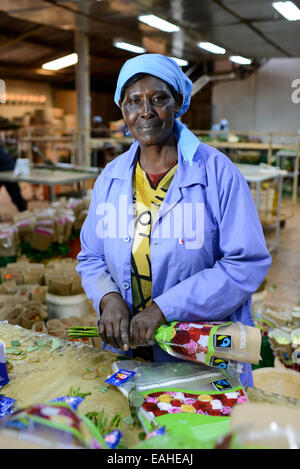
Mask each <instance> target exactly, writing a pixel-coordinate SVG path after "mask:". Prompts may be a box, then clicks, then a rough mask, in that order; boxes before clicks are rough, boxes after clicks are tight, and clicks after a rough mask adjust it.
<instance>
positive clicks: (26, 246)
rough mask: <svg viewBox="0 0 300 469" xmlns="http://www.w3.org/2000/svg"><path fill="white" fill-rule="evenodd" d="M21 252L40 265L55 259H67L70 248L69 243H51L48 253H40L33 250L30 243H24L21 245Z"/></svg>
mask: <svg viewBox="0 0 300 469" xmlns="http://www.w3.org/2000/svg"><path fill="white" fill-rule="evenodd" d="M20 252H21V254H23V255H25V256H27V257H28V259H30V260H31V261H33V262H36V263H38V262H42V261H43V260H47V259H52V258H53V257H65V256H66V255H67V254H69V252H70V248H69V246H68V244H67V243H62V244H58V243H51V244H50V246H49V248H48V249H47V250H46V251H39V250H38V249H33V248H32V247H31V245H30V243H25V242H24V241H22V242H21V243H20Z"/></svg>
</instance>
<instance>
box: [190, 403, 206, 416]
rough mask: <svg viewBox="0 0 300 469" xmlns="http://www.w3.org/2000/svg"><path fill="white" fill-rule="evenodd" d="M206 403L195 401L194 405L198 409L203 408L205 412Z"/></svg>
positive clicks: (202, 410)
mask: <svg viewBox="0 0 300 469" xmlns="http://www.w3.org/2000/svg"><path fill="white" fill-rule="evenodd" d="M205 405H206V402H200V401H196V402H194V403H193V407H194V408H195V409H196V410H197V411H198V410H201V412H202V413H203V414H204V406H205Z"/></svg>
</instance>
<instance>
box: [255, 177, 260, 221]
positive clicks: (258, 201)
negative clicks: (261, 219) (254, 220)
mask: <svg viewBox="0 0 300 469" xmlns="http://www.w3.org/2000/svg"><path fill="white" fill-rule="evenodd" d="M259 204H260V182H259V181H258V182H257V183H256V196H255V205H256V210H257V213H258V214H259Z"/></svg>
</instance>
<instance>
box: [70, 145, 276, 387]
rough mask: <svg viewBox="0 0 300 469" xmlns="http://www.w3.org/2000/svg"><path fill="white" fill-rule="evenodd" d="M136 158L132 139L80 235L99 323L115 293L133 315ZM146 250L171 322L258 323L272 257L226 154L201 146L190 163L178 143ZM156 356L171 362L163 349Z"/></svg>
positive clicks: (155, 289) (108, 173)
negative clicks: (254, 312) (254, 300)
mask: <svg viewBox="0 0 300 469" xmlns="http://www.w3.org/2000/svg"><path fill="white" fill-rule="evenodd" d="M138 155H139V144H138V142H136V141H135V142H134V143H133V144H132V145H131V147H130V149H129V150H128V151H127V152H125V153H123V154H122V155H120V156H118V157H117V158H116V159H114V160H113V161H112V162H110V163H109V164H107V165H106V167H105V168H104V170H103V172H102V173H101V174H100V176H99V177H98V179H97V180H96V182H95V186H94V190H93V195H92V200H91V204H90V208H89V212H88V215H87V218H86V220H85V222H84V224H83V227H82V230H81V252H80V253H79V255H78V261H79V264H78V266H77V271H78V273H79V274H80V275H81V279H82V285H83V288H84V290H85V292H86V294H87V296H88V297H89V298H90V299H91V300H92V301H93V305H94V308H95V311H96V312H97V313H98V314H99V315H100V314H101V312H100V307H99V306H100V301H101V299H102V297H103V296H104V295H105V294H107V293H109V292H119V293H120V294H121V295H122V297H123V298H124V300H125V301H126V303H127V305H128V306H129V308H130V310H131V311H132V290H131V246H132V237H133V231H132V227H133V220H134V210H133V205H132V177H133V173H134V170H135V165H136V161H137V158H138ZM180 214H181V215H180ZM174 219H175V222H174ZM172 220H173V221H172ZM150 250H151V251H150V252H151V270H152V300H153V301H154V302H155V303H156V304H157V305H158V306H159V308H160V309H161V311H162V312H163V314H164V316H165V318H166V321H167V322H170V321H223V320H228V321H241V322H242V323H244V324H247V325H251V326H253V325H254V324H253V319H252V316H251V295H252V293H254V292H255V291H256V290H257V288H258V287H259V286H260V284H261V282H262V281H263V279H264V278H265V276H266V273H267V271H268V269H269V267H270V264H271V256H270V254H269V252H268V250H267V248H266V242H265V238H264V234H263V231H262V227H261V223H260V220H259V216H258V214H257V210H256V207H255V205H254V201H253V198H252V195H251V192H250V190H249V187H248V184H247V182H246V180H245V179H244V177H243V176H242V174H241V173H240V172H239V170H238V169H237V168H236V166H235V165H234V164H233V163H232V162H231V161H230V160H229V158H227V157H226V156H225V155H224V154H223V153H221V152H219V151H218V150H216V149H214V148H212V147H210V146H209V145H205V144H203V143H200V144H199V147H198V150H197V152H196V154H195V155H194V158H193V162H192V164H191V165H190V164H189V163H187V162H185V161H184V160H183V158H182V155H181V151H180V148H179V145H178V169H177V171H176V173H175V175H174V177H173V180H172V182H171V185H170V187H169V189H168V191H167V193H166V195H165V198H164V201H163V203H162V204H161V207H160V209H159V212H158V216H157V218H156V220H155V221H154V223H153V225H152V231H151V244H150ZM104 347H105V348H109V349H110V350H115V349H112V348H111V347H108V346H105V345H104ZM115 351H116V350H115ZM118 353H120V351H118ZM154 357H155V360H156V361H172V357H171V356H170V355H168V354H167V353H165V352H164V351H163V350H162V349H161V348H160V347H159V346H158V345H155V346H154ZM241 380H242V382H243V384H245V385H248V386H251V385H253V381H252V371H251V365H249V364H248V365H245V366H244V370H243V374H242V375H241Z"/></svg>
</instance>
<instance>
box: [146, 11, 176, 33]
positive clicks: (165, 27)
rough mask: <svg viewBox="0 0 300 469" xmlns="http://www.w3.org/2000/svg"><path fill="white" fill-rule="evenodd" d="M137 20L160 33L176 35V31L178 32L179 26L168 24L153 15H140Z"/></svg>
mask: <svg viewBox="0 0 300 469" xmlns="http://www.w3.org/2000/svg"><path fill="white" fill-rule="evenodd" d="M138 19H139V21H141V22H142V23H145V24H148V26H152V27H153V28H157V29H160V30H161V31H165V32H166V33H176V32H177V31H180V28H179V26H176V25H175V24H172V23H169V22H168V21H165V20H163V19H161V18H159V17H158V16H155V15H142V16H139V17H138Z"/></svg>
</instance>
